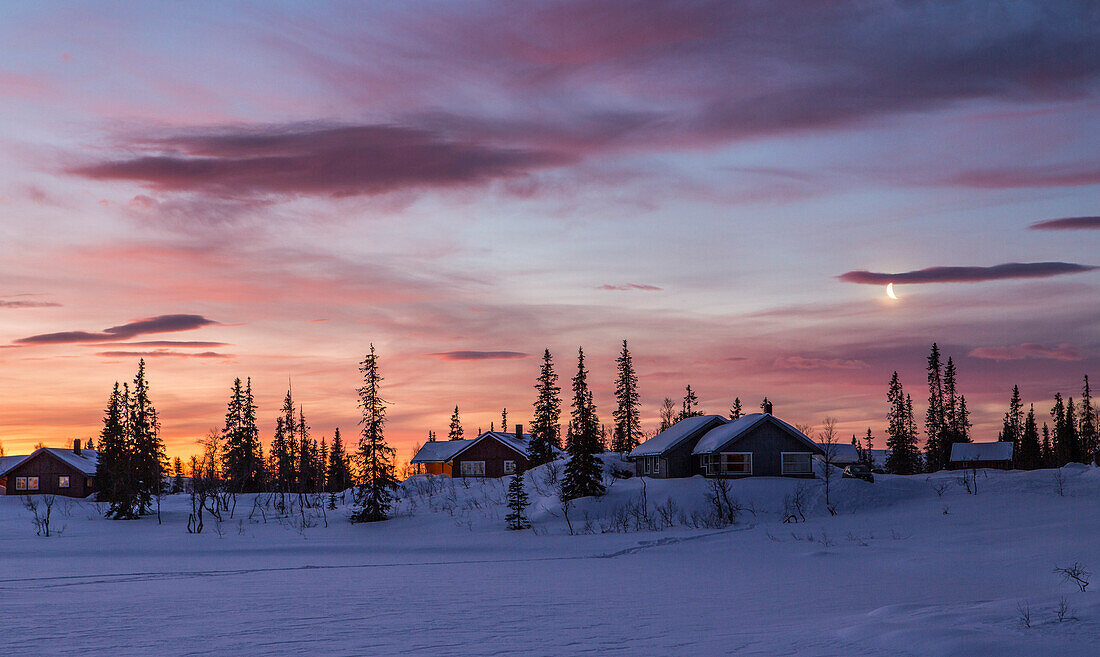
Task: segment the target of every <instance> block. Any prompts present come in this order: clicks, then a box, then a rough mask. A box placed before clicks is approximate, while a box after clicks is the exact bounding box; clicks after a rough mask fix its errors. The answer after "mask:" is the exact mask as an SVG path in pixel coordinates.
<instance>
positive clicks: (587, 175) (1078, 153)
mask: <svg viewBox="0 0 1100 657" xmlns="http://www.w3.org/2000/svg"><path fill="white" fill-rule="evenodd" d="M969 6H972V8H973V10H974V11H975V12H977V13H978V14H981V16H980V18H978V19H975V20H973V21H959V20H958V18H957V15H956V14H953V13H952V12H948V11H941V10H940V9H939V8H937V6H935V5H920V4H916V5H905V4H903V5H884V6H882V7H874V6H872V8H867V7H863V8H854V7H850V6H849V5H848V4H846V3H821V2H798V3H793V5H784V8H782V9H781V8H780V5H779V4H773V3H714V4H706V3H701V4H695V3H691V4H688V5H682V4H680V3H664V2H654V3H645V4H642V5H637V6H634V7H633V8H632V9H631V10H629V11H621V10H616V9H615V8H614V7H612V6H610V5H609V4H606V3H603V2H597V1H591V2H581V3H568V4H559V3H550V4H542V5H540V6H539V8H534V7H525V4H524V3H515V4H513V3H492V2H461V3H456V2H431V3H428V4H426V5H417V6H416V7H413V6H412V5H402V4H395V5H390V6H383V7H372V8H366V7H362V6H357V5H354V4H343V3H335V4H331V5H325V7H327V8H325V7H319V6H315V5H314V4H313V3H278V4H268V3H261V4H258V5H252V6H249V7H244V6H239V5H232V4H230V3H210V4H206V5H193V6H192V5H183V6H175V5H173V6H171V11H172V13H171V14H169V13H168V10H169V5H161V4H159V3H133V4H131V5H129V9H128V11H126V12H107V11H102V10H101V8H100V7H99V6H98V4H86V5H75V6H74V5H67V4H64V3H28V4H24V5H21V6H13V5H5V6H4V7H3V8H2V9H0V114H2V115H3V116H4V121H2V122H0V393H2V394H3V396H4V398H5V400H6V403H5V404H3V406H2V407H0V441H2V443H3V446H4V448H5V449H6V450H7V452H8V453H24V452H26V451H29V449H30V447H31V446H32V445H33V444H35V443H37V442H45V443H46V444H48V445H62V444H68V443H70V442H71V440H72V439H73V438H85V439H86V438H87V437H90V436H95V435H97V434H98V432H99V428H100V421H101V418H102V414H103V408H104V405H105V404H106V401H107V396H108V393H109V392H110V389H111V386H112V384H113V383H114V382H115V381H122V380H128V379H130V378H131V377H132V376H133V374H134V371H135V369H136V367H137V362H138V359H139V358H145V360H146V362H147V364H148V375H149V379H150V382H151V394H152V397H153V400H154V401H155V403H156V407H157V409H158V410H159V412H160V415H161V420H162V422H163V436H164V439H165V443H166V445H167V450H168V453H169V455H170V456H175V455H187V454H190V453H192V452H193V451H195V449H196V447H195V441H196V439H197V438H199V437H200V436H201V435H202V434H204V433H205V432H206V431H207V430H209V429H211V428H215V427H220V425H221V423H222V418H223V415H224V413H225V404H226V399H227V396H228V393H229V388H230V385H231V383H232V382H233V379H234V377H242V378H243V377H251V378H252V381H253V386H254V389H255V391H256V395H257V402H258V404H259V415H260V418H261V420H262V425H261V432H262V437H263V439H264V441H267V440H270V438H271V433H272V431H273V428H274V422H275V417H276V415H277V412H278V406H279V404H280V402H281V400H282V398H283V396H284V395H285V393H286V391H287V388H288V386H291V385H292V386H293V390H294V397H295V400H296V401H297V402H300V403H301V404H302V405H303V407H304V412H305V414H306V416H307V417H308V419H309V422H310V424H311V425H312V427H313V431H314V434H315V435H316V436H318V437H320V436H331V434H332V431H333V428H335V427H337V426H339V427H340V428H341V430H342V431H343V432H344V434H345V436H347V435H354V432H355V430H356V425H357V422H358V420H359V417H360V414H359V411H358V409H357V408H356V392H355V391H356V388H357V386H358V385H360V380H359V374H358V372H357V363H358V361H359V360H360V359H361V358H362V356H363V354H364V353H365V352H366V351H367V349H368V347H369V344H370V343H372V342H373V343H374V345H375V347H376V349H377V351H378V354H379V356H380V362H381V367H382V372H383V375H384V377H385V384H384V387H383V391H384V395H385V397H386V399H387V400H388V401H389V402H390V404H391V405H390V410H389V415H388V421H389V424H388V426H387V432H388V433H387V435H388V437H389V439H390V441H391V444H393V445H394V446H395V447H397V448H398V450H399V458H401V459H407V458H408V456H409V450H410V449H411V448H412V446H413V445H414V444H416V443H419V442H421V441H423V440H424V438H425V437H426V435H427V432H428V430H429V429H432V430H435V431H437V432H441V433H445V432H446V429H447V423H448V421H449V418H450V414H451V412H452V410H453V408H454V406H455V405H458V406H459V407H460V408H461V410H462V419H463V423H464V424H465V425H466V427H467V431H471V432H472V431H474V430H475V429H477V428H479V427H480V428H483V429H488V428H489V425H490V423H493V422H495V423H498V424H499V422H500V415H501V409H502V408H504V407H507V408H508V414H509V417H510V418H513V419H514V421H516V422H521V423H524V424H528V423H529V421H530V413H531V405H532V402H533V401H534V399H535V394H534V389H533V386H534V384H535V378H536V376H537V375H538V368H539V357H540V356H541V353H542V350H543V349H544V348H549V349H550V350H551V351H552V352H553V354H554V356H555V361H556V365H557V367H558V372H559V373H560V374H562V375H563V379H565V378H566V377H568V376H570V375H571V374H572V371H573V369H574V368H575V367H576V361H575V357H576V351H577V348H578V346H583V347H584V349H585V353H586V355H587V357H588V366H589V368H590V369H591V373H592V374H591V380H590V381H591V383H592V384H593V387H594V390H595V394H596V405H597V409H598V411H599V414H600V418H601V420H602V421H604V422H607V423H610V421H611V420H610V410H611V394H612V385H613V377H614V359H615V356H616V355H617V352H618V349H619V348H620V343H621V340H623V339H627V340H629V342H630V349H631V351H632V352H633V354H634V362H635V366H636V367H637V370H638V375H639V379H640V386H639V387H640V393H641V398H642V405H643V409H644V414H643V417H642V420H643V424H644V428H645V430H646V431H647V432H652V431H653V430H654V429H655V428H656V426H657V417H658V411H659V407H660V404H661V401H662V399H663V398H664V397H666V396H668V397H672V398H673V399H676V400H677V401H678V400H679V398H680V397H681V396H682V395H683V391H684V386H685V385H687V384H690V385H691V386H692V388H693V389H694V390H695V391H697V393H698V395H699V399H700V407H701V409H702V410H704V411H706V412H708V413H719V414H724V413H726V412H727V411H728V409H729V406H730V403H731V402H732V400H733V399H734V397H740V399H741V400H742V401H743V402H744V403H745V405H746V407H747V409H755V407H756V406H757V404H758V403H759V401H760V400H761V399H762V398H763V397H764V396H765V395H766V396H768V398H769V399H771V400H772V401H773V402H774V403H775V405H776V409H777V413H779V414H781V415H782V416H783V417H784V418H786V419H787V420H789V421H791V422H799V423H806V424H813V425H816V424H818V423H820V422H821V421H822V418H824V417H826V416H835V417H837V418H839V420H840V424H839V427H840V429H841V430H842V431H843V432H844V435H846V436H847V435H850V434H851V433H856V432H858V433H860V434H862V433H863V432H864V431H865V430H866V428H867V427H871V428H872V430H873V431H874V432H875V433H876V435H879V436H881V431H882V427H883V424H884V416H885V413H886V402H885V394H886V385H887V382H888V381H889V379H890V375H891V373H892V372H893V371H894V370H897V371H898V372H899V374H900V376H901V379H902V381H903V382H904V384H905V385H906V387H907V389H910V391H911V392H912V394H913V396H914V399H915V400H916V401H917V402H918V403H923V400H922V397H924V396H925V393H924V392H922V391H923V390H924V376H925V375H924V367H925V363H924V358H925V356H926V354H927V352H928V348H929V345H930V344H931V343H932V342H933V341H936V342H938V343H939V345H940V349H941V350H942V351H943V353H944V354H945V356H948V355H949V356H952V357H953V358H954V360H955V362H956V363H957V364H958V369H959V378H960V387H961V391H962V392H963V393H964V394H965V395H966V398H967V401H968V403H969V404H970V405H971V411H972V414H973V416H972V419H973V422H974V432H973V435H974V438H975V440H977V441H985V440H993V439H994V438H995V436H996V432H997V430H998V428H999V427H1000V422H1001V417H1002V415H1003V414H1004V406H1005V403H1006V402H1007V399H1008V396H1009V394H1010V391H1011V387H1012V385H1013V384H1019V386H1020V389H1021V391H1022V393H1023V396H1024V399H1025V402H1029V403H1030V402H1035V403H1036V407H1037V409H1040V408H1041V409H1042V412H1043V413H1045V412H1046V409H1048V408H1049V400H1050V399H1051V397H1052V396H1053V394H1054V393H1055V392H1056V391H1062V392H1064V393H1068V394H1071V395H1073V394H1076V393H1077V391H1078V390H1079V389H1080V385H1081V378H1082V375H1083V374H1085V373H1086V372H1090V371H1091V372H1093V373H1095V375H1096V376H1100V367H1098V365H1100V303H1098V302H1097V300H1098V299H1100V272H1098V271H1096V266H1097V265H1100V255H1098V254H1100V249H1098V247H1100V240H1098V239H1097V237H1098V236H1100V233H1098V232H1097V230H1096V229H1097V228H1098V227H1100V224H1098V223H1097V220H1096V217H1095V215H1096V213H1097V207H1098V204H1100V163H1098V162H1097V153H1100V118H1098V117H1100V112H1098V105H1097V90H1098V86H1097V85H1098V80H1100V59H1098V58H1097V47H1096V44H1095V40H1096V35H1095V33H1094V32H1093V29H1092V28H1093V27H1094V23H1093V22H1090V21H1089V20H1084V19H1082V17H1081V16H1080V15H1078V14H1079V13H1086V12H1088V11H1089V10H1088V9H1081V10H1080V11H1079V12H1078V10H1076V9H1074V7H1073V5H1072V3H1065V4H1063V3H1055V5H1054V6H1049V7H1044V8H1042V9H1040V8H1038V5H1037V6H1036V7H1021V8H1019V11H1009V10H1007V9H1006V10H1004V11H999V10H996V9H993V8H986V7H985V5H984V4H980V3H972V5H969ZM1035 12H1046V16H1045V20H1044V21H1042V24H1041V25H1039V24H1036V22H1035V21H1034V16H1033V14H1034V13H1035ZM975 26H977V27H975ZM44 34H48V35H49V38H43V35H44ZM975 53H981V54H982V60H981V65H980V66H977V67H975V66H971V65H969V64H968V63H967V62H969V61H970V58H971V57H972V56H974V54H975ZM1067 61H1072V62H1074V65H1072V66H1066V65H1065V63H1066V62H1067ZM888 283H891V284H894V283H896V284H897V285H898V286H902V287H901V289H903V290H904V294H899V295H898V296H900V297H902V301H901V302H898V301H896V298H885V297H884V296H883V286H885V285H887V284H888ZM887 294H889V295H890V297H894V290H893V288H892V287H891V288H888V289H887Z"/></svg>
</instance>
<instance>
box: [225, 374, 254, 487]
mask: <svg viewBox="0 0 1100 657" xmlns="http://www.w3.org/2000/svg"><path fill="white" fill-rule="evenodd" d="M222 438H223V439H224V441H225V448H224V451H223V453H222V458H221V461H222V474H223V476H224V477H225V478H226V482H225V485H226V486H227V487H228V489H229V490H230V491H231V492H234V493H243V492H255V491H258V490H259V489H260V486H261V483H262V478H263V467H262V465H261V464H262V459H261V458H260V437H259V430H258V428H257V426H256V404H255V402H254V400H253V398H252V379H249V380H248V385H247V387H246V386H244V385H243V384H242V383H241V380H240V378H237V379H235V380H234V381H233V387H232V388H231V389H230V392H229V403H228V405H227V409H226V413H225V427H224V428H223V429H222Z"/></svg>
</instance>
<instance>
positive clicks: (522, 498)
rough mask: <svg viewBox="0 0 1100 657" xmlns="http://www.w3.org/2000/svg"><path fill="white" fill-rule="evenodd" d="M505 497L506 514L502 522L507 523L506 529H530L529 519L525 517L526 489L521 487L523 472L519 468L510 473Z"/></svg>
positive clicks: (527, 503) (526, 504)
mask: <svg viewBox="0 0 1100 657" xmlns="http://www.w3.org/2000/svg"><path fill="white" fill-rule="evenodd" d="M507 497H508V515H507V516H505V518H504V522H505V523H506V524H507V526H508V529H512V530H520V529H530V528H531V521H529V520H528V519H527V506H528V505H529V502H528V499H527V491H526V490H525V489H524V487H523V472H522V471H521V470H518V469H517V470H516V473H515V474H513V475H512V480H511V481H510V482H508V496H507Z"/></svg>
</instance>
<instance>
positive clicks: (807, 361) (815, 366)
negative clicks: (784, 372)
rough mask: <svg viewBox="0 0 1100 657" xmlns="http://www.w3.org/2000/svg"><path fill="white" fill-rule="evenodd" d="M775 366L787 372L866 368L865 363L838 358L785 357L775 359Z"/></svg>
mask: <svg viewBox="0 0 1100 657" xmlns="http://www.w3.org/2000/svg"><path fill="white" fill-rule="evenodd" d="M775 366H776V367H778V368H781V369H788V370H859V369H863V368H865V367H867V363H865V362H863V361H861V360H844V359H840V358H806V357H804V356H787V357H786V358H779V359H777V360H776V361H775Z"/></svg>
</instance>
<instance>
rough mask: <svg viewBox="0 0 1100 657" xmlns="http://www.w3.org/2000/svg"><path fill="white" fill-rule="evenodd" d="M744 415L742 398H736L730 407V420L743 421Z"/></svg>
mask: <svg viewBox="0 0 1100 657" xmlns="http://www.w3.org/2000/svg"><path fill="white" fill-rule="evenodd" d="M742 415H743V412H742V411H741V398H740V397H734V398H733V404H732V405H731V406H730V419H731V420H739V419H741V416H742Z"/></svg>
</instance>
